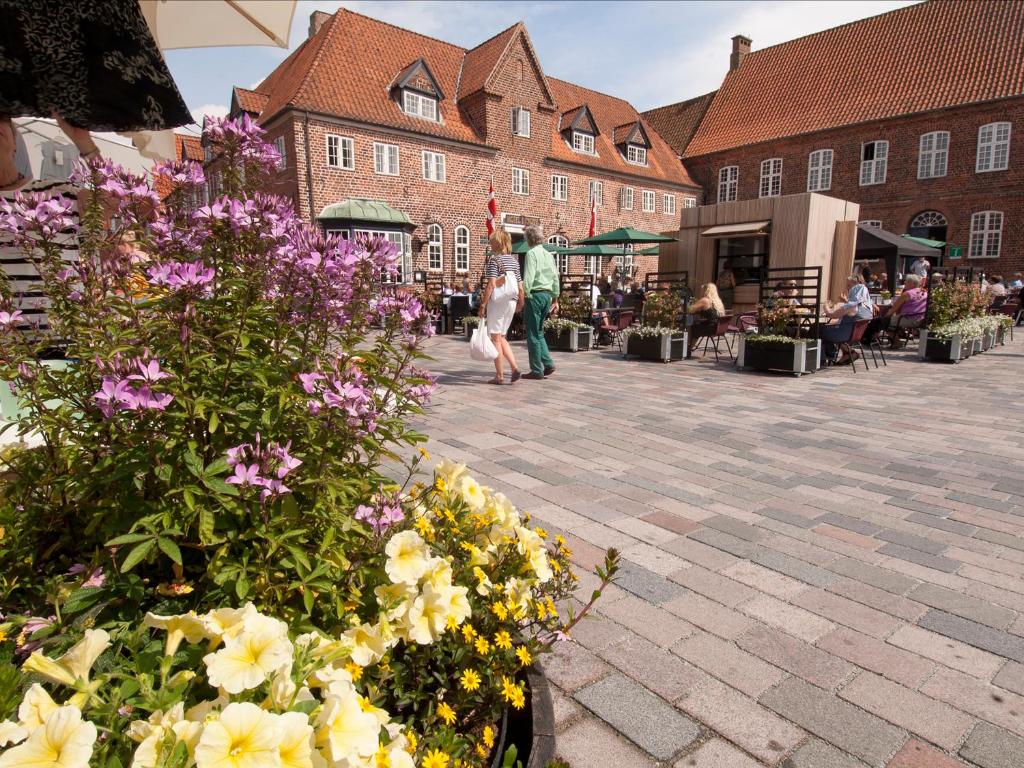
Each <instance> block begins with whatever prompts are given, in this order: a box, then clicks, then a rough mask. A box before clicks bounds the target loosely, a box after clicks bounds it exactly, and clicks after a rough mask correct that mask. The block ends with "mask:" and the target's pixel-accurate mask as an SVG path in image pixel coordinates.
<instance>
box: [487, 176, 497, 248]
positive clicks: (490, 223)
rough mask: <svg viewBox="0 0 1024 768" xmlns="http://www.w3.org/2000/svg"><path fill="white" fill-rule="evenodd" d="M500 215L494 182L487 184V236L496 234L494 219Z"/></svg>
mask: <svg viewBox="0 0 1024 768" xmlns="http://www.w3.org/2000/svg"><path fill="white" fill-rule="evenodd" d="M497 217H498V203H497V201H496V200H495V199H494V183H493V182H492V183H490V184H488V185H487V236H488V237H490V236H491V235H493V234H494V220H495V219H496V218H497Z"/></svg>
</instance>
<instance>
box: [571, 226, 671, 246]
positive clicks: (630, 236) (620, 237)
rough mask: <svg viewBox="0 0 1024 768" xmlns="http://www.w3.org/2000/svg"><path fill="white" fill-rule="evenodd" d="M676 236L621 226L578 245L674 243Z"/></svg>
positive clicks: (581, 241) (582, 241)
mask: <svg viewBox="0 0 1024 768" xmlns="http://www.w3.org/2000/svg"><path fill="white" fill-rule="evenodd" d="M674 242H676V239H675V238H674V237H666V236H665V235H659V234H656V233H654V232H641V231H640V230H639V229H633V228H632V227H619V228H618V229H613V230H612V231H611V232H602V233H601V234H600V235H594V236H593V237H588V238H587V239H586V240H580V241H579V242H578V243H577V245H615V244H619V245H621V244H623V243H674Z"/></svg>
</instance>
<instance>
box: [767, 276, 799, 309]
mask: <svg viewBox="0 0 1024 768" xmlns="http://www.w3.org/2000/svg"><path fill="white" fill-rule="evenodd" d="M799 294H800V291H799V289H798V288H797V285H796V280H790V281H788V282H785V283H783V282H782V281H779V282H778V283H777V284H776V286H775V292H774V293H773V294H772V296H773V297H774V298H775V305H776V306H779V307H799V306H800V299H798V298H797V296H798V295H799Z"/></svg>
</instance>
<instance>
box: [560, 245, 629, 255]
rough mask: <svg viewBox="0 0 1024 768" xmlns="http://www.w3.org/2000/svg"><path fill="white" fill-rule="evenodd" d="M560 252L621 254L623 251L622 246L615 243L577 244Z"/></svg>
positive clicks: (572, 253) (570, 253) (571, 253)
mask: <svg viewBox="0 0 1024 768" xmlns="http://www.w3.org/2000/svg"><path fill="white" fill-rule="evenodd" d="M561 252H562V253H567V254H569V255H570V256H621V255H622V254H623V253H624V252H623V250H622V248H620V247H618V246H615V245H578V246H576V247H575V248H565V249H563V250H562V251H561Z"/></svg>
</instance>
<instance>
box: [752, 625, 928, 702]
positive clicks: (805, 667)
mask: <svg viewBox="0 0 1024 768" xmlns="http://www.w3.org/2000/svg"><path fill="white" fill-rule="evenodd" d="M837 631H839V630H837ZM825 637H826V638H828V637H830V635H826V636H825ZM823 639H824V638H823ZM736 645H738V646H739V647H740V648H742V649H743V650H745V651H747V652H748V653H752V654H753V655H754V656H757V657H758V658H760V659H764V660H765V661H767V662H768V663H770V664H774V665H775V666H776V667H781V668H782V669H784V670H786V671H787V672H791V673H792V674H794V675H796V676H797V677H800V678H802V679H804V680H806V681H807V682H809V683H813V684H814V685H817V686H818V687H819V688H824V689H825V690H833V689H835V688H836V687H837V686H838V685H839V684H840V683H842V682H843V681H844V680H846V679H848V678H850V677H852V676H853V673H854V667H853V666H852V665H850V664H848V663H846V662H845V661H843V660H842V659H839V658H836V657H835V656H833V655H832V654H831V653H826V652H824V651H822V650H818V649H817V648H815V647H814V646H813V645H808V644H807V643H805V642H803V641H802V640H798V639H797V638H795V637H793V636H792V635H787V634H786V633H785V632H780V631H779V630H777V629H772V628H771V627H765V626H763V625H760V624H758V625H757V626H755V627H754V628H753V629H751V630H750V631H749V632H747V633H745V634H743V635H740V636H739V637H738V638H737V639H736ZM930 669H931V665H929V670H930Z"/></svg>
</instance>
